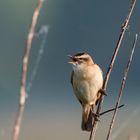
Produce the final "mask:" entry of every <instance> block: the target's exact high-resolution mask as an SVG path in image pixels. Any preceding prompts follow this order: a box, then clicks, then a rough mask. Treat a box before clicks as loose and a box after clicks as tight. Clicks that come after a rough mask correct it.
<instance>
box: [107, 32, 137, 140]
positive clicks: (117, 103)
mask: <svg viewBox="0 0 140 140" xmlns="http://www.w3.org/2000/svg"><path fill="white" fill-rule="evenodd" d="M137 38H138V34H136V36H135V39H134V42H133V45H132V50H131V54H130V57H129V58H128V63H127V66H126V68H125V71H124V77H123V79H122V83H121V88H120V91H119V94H118V99H117V101H116V105H115V110H114V113H113V117H112V120H111V123H110V126H109V130H108V134H107V138H106V140H109V138H110V134H111V132H112V129H113V125H114V122H115V118H116V115H117V111H118V107H119V104H120V100H121V97H122V94H123V89H124V87H125V83H126V79H127V75H128V72H129V68H130V64H131V62H132V58H133V54H134V51H135V48H136V43H137Z"/></svg>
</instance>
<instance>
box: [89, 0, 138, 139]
mask: <svg viewBox="0 0 140 140" xmlns="http://www.w3.org/2000/svg"><path fill="white" fill-rule="evenodd" d="M135 4H136V0H132V2H131V6H130V8H129V11H128V15H127V17H126V19H125V21H124V23H123V25H122V27H121V31H120V35H119V39H118V42H117V44H116V48H115V50H114V53H113V55H112V59H111V62H110V65H109V68H108V70H107V73H106V76H105V79H104V84H103V90H104V91H106V88H107V84H108V80H109V77H110V74H111V71H112V68H113V65H114V62H115V60H116V56H117V54H118V51H119V49H120V46H121V43H122V39H123V37H124V34H125V32H126V30H127V27H128V23H129V20H130V17H131V15H132V12H133V9H134V7H135ZM103 101H104V95H103V94H102V95H101V100H100V102H99V104H98V107H97V110H96V114H100V111H101V108H102V104H103ZM97 125H98V121H97V120H94V122H93V128H92V131H91V133H90V137H89V140H92V139H93V140H94V139H95V134H96V130H97Z"/></svg>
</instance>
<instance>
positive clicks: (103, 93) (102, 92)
mask: <svg viewBox="0 0 140 140" xmlns="http://www.w3.org/2000/svg"><path fill="white" fill-rule="evenodd" d="M99 92H100V93H101V94H102V95H105V96H107V94H106V91H105V90H104V89H100V90H99Z"/></svg>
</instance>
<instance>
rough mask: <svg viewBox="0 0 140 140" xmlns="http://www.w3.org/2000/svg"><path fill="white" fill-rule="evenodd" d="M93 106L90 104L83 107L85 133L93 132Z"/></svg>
mask: <svg viewBox="0 0 140 140" xmlns="http://www.w3.org/2000/svg"><path fill="white" fill-rule="evenodd" d="M91 110H92V106H91V105H89V104H86V105H84V106H83V114H82V124H81V128H82V130H84V131H91V130H92V122H93V118H92V112H91Z"/></svg>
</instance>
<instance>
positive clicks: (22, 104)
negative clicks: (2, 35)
mask: <svg viewBox="0 0 140 140" xmlns="http://www.w3.org/2000/svg"><path fill="white" fill-rule="evenodd" d="M43 1H44V0H38V4H37V6H36V8H35V11H34V14H33V17H32V23H31V26H30V30H29V33H28V36H27V42H26V47H25V52H24V56H23V62H22V73H21V87H20V99H19V106H18V111H17V115H16V121H15V125H14V132H13V140H18V138H19V133H20V128H21V121H22V116H23V113H24V107H25V102H26V97H27V91H26V78H27V70H28V62H29V55H30V50H31V46H32V40H33V37H34V34H35V27H36V23H37V19H38V15H39V13H40V9H41V7H42V4H43Z"/></svg>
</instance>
